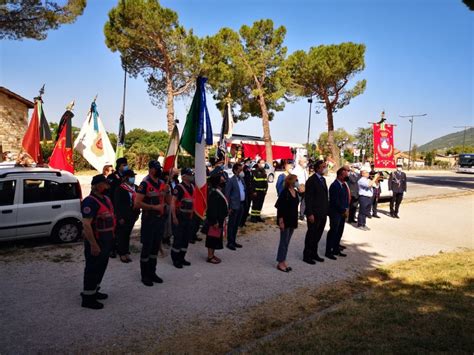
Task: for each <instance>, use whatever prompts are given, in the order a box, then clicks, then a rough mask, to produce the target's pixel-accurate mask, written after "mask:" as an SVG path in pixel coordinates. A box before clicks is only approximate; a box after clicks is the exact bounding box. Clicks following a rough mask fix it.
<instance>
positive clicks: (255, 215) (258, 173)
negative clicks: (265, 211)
mask: <svg viewBox="0 0 474 355" xmlns="http://www.w3.org/2000/svg"><path fill="white" fill-rule="evenodd" d="M267 190H268V180H267V172H266V171H265V160H264V159H259V160H258V161H257V164H255V166H254V168H253V169H252V210H251V211H250V221H251V222H254V223H255V222H263V219H262V217H261V213H262V207H263V202H264V201H265V196H266V195H267Z"/></svg>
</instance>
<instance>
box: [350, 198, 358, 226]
mask: <svg viewBox="0 0 474 355" xmlns="http://www.w3.org/2000/svg"><path fill="white" fill-rule="evenodd" d="M358 206H359V197H355V196H351V204H350V206H349V218H348V220H349V222H355V221H356V218H355V216H356V211H357V207H358Z"/></svg>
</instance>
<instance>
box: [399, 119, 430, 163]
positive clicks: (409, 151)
mask: <svg viewBox="0 0 474 355" xmlns="http://www.w3.org/2000/svg"><path fill="white" fill-rule="evenodd" d="M426 115H427V114H426V113H424V114H422V115H406V116H400V117H401V118H409V121H410V124H411V126H410V147H409V148H408V170H410V162H411V139H412V136H413V121H414V120H415V117H424V116H426ZM415 159H416V157H415Z"/></svg>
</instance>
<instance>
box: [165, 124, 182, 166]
mask: <svg viewBox="0 0 474 355" xmlns="http://www.w3.org/2000/svg"><path fill="white" fill-rule="evenodd" d="M178 149H179V131H178V127H176V126H174V128H173V132H171V137H170V142H169V144H168V149H167V151H166V158H165V162H164V164H163V171H165V172H167V171H170V170H171V169H172V168H173V167H174V163H175V161H176V156H177V155H178Z"/></svg>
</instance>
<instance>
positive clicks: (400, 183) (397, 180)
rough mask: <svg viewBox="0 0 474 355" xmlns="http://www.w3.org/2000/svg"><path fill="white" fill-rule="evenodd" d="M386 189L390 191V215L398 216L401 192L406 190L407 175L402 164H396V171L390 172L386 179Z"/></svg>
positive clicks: (401, 198) (401, 197)
mask: <svg viewBox="0 0 474 355" xmlns="http://www.w3.org/2000/svg"><path fill="white" fill-rule="evenodd" d="M388 189H389V190H390V191H392V199H391V200H390V216H392V217H393V218H400V217H399V216H398V208H399V207H400V204H401V203H402V200H403V194H404V193H405V192H407V176H406V174H405V173H404V172H403V171H402V164H397V171H395V172H393V173H391V174H390V177H389V179H388Z"/></svg>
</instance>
